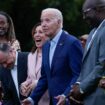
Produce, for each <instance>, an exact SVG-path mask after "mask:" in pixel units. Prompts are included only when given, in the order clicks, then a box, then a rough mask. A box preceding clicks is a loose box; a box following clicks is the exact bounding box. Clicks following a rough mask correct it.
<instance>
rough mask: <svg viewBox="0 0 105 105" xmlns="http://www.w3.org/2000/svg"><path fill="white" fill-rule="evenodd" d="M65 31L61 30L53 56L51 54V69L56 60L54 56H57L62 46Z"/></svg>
mask: <svg viewBox="0 0 105 105" xmlns="http://www.w3.org/2000/svg"><path fill="white" fill-rule="evenodd" d="M64 34H65V33H64V32H62V34H61V36H60V39H59V41H58V43H57V46H56V49H55V52H54V56H53V59H52V64H51V71H52V70H53V67H54V63H55V62H56V57H57V56H59V54H60V52H61V51H62V48H63V45H64V40H65V35H64Z"/></svg>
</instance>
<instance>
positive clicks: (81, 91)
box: [76, 82, 84, 94]
mask: <svg viewBox="0 0 105 105" xmlns="http://www.w3.org/2000/svg"><path fill="white" fill-rule="evenodd" d="M76 84H78V85H80V82H76ZM79 89H80V93H81V94H83V93H84V92H83V90H82V89H81V88H79Z"/></svg>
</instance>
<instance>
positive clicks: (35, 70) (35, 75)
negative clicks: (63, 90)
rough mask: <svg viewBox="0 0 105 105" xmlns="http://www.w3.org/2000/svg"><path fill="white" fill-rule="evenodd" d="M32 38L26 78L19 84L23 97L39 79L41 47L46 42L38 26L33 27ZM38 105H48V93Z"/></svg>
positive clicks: (45, 37) (46, 38)
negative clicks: (32, 44)
mask: <svg viewBox="0 0 105 105" xmlns="http://www.w3.org/2000/svg"><path fill="white" fill-rule="evenodd" d="M32 38H33V40H34V42H35V44H34V46H33V48H32V50H31V52H30V53H29V55H28V77H27V79H26V81H25V82H23V83H22V84H21V93H22V95H24V96H28V95H29V93H30V92H32V91H33V89H34V88H35V87H36V86H37V82H38V80H39V78H40V77H41V64H42V46H43V44H44V43H45V42H46V40H48V37H47V36H45V34H44V33H43V30H42V27H41V25H40V24H37V25H35V26H34V27H33V29H32ZM38 105H49V97H48V92H47V93H45V94H44V96H43V97H42V99H41V100H40V102H39V104H38Z"/></svg>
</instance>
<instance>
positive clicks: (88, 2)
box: [83, 0, 105, 10]
mask: <svg viewBox="0 0 105 105" xmlns="http://www.w3.org/2000/svg"><path fill="white" fill-rule="evenodd" d="M100 6H105V0H85V2H84V5H83V10H86V9H88V8H94V7H100Z"/></svg>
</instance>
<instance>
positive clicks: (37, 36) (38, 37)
mask: <svg viewBox="0 0 105 105" xmlns="http://www.w3.org/2000/svg"><path fill="white" fill-rule="evenodd" d="M33 39H34V41H35V44H36V47H37V48H42V46H43V44H44V43H45V41H46V40H47V39H48V37H47V36H45V34H44V32H43V30H42V27H41V26H40V25H39V26H37V27H36V28H35V29H34V32H33Z"/></svg>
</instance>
